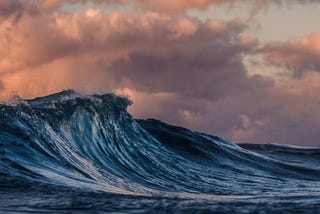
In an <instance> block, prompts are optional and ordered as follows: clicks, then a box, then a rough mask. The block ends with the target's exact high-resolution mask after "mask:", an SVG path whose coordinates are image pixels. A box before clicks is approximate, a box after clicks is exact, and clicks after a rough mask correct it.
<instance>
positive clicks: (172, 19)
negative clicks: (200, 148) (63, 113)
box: [0, 0, 320, 145]
mask: <svg viewBox="0 0 320 214" xmlns="http://www.w3.org/2000/svg"><path fill="white" fill-rule="evenodd" d="M86 2H89V1H86V0H82V1H80V0H72V1H63V0H54V1H48V0H42V1H34V3H32V2H30V1H29V2H27V1H18V0H13V1H2V2H1V3H0V38H1V39H0V80H1V81H0V96H1V97H2V99H5V98H6V97H8V96H9V95H10V94H12V93H13V92H17V93H19V94H20V95H21V96H23V97H34V96H39V95H44V94H48V93H52V92H55V91H59V90H62V89H65V88H74V89H76V90H79V91H82V92H86V93H94V92H109V91H115V92H117V93H122V94H127V95H129V96H130V97H131V98H132V99H133V100H134V103H135V104H134V105H133V106H132V107H131V109H130V111H131V112H132V113H133V114H134V116H136V117H156V118H159V119H162V120H165V121H167V122H171V123H174V124H179V125H183V126H187V127H190V128H193V129H197V130H201V131H206V132H209V133H212V134H216V135H221V136H224V137H226V138H229V139H231V140H234V141H242V142H255V143H258V142H261V143H269V142H270V143H271V142H273V143H287V144H297V145H319V143H318V142H317V140H316V139H317V131H318V130H317V127H319V125H320V124H319V121H320V114H318V113H317V109H318V108H319V105H320V100H319V99H318V97H317V94H316V93H315V92H316V91H318V90H319V89H320V88H319V86H318V84H317V82H318V80H320V77H319V74H318V73H319V71H320V69H319V62H318V60H317V59H318V58H319V50H320V49H319V39H320V37H319V33H315V34H312V35H309V36H305V37H304V38H301V39H298V40H293V41H287V42H276V41H274V42H269V43H268V44H266V45H264V46H263V45H262V44H260V43H259V41H258V39H256V38H252V37H248V36H243V35H244V33H245V32H246V31H247V30H248V29H249V28H250V25H249V24H248V23H246V22H245V21H243V20H241V19H235V20H231V21H224V20H214V19H208V20H205V21H203V20H200V19H197V18H192V17H189V16H188V15H187V14H185V13H184V12H185V11H186V10H188V9H190V8H197V9H205V8H207V7H208V6H209V5H214V4H225V3H227V4H232V3H235V2H249V4H250V3H254V5H255V6H256V7H258V6H259V7H266V6H268V5H269V4H270V3H272V4H283V3H285V2H289V1H280V0H271V1H263V0H262V1H261V0H260V1H250V0H238V1H227V0H203V1H195V0H188V1H183V2H182V1H181V2H178V1H177V2H175V1H170V2H169V1H157V0H152V1H138V0H137V1H134V2H133V1H126V0H121V1H120V0H114V1H111V0H110V1H102V0H96V1H90V2H94V4H97V5H100V4H126V5H131V7H133V8H136V9H137V11H134V12H130V13H124V12H116V11H111V12H110V11H107V12H106V11H104V10H102V9H99V8H98V7H97V6H94V7H92V8H86V9H85V10H84V11H83V10H76V9H75V10H74V12H66V11H65V10H64V9H63V6H65V5H68V4H69V5H70V4H75V3H81V4H82V3H83V4H84V3H86ZM290 2H291V1H290ZM296 2H300V1H296ZM307 2H313V1H307ZM261 46H262V48H261ZM256 54H257V55H258V54H261V55H262V56H263V58H264V61H265V62H267V63H269V64H270V65H272V66H275V67H284V68H286V69H287V70H288V71H289V75H287V77H286V79H285V80H282V79H280V78H278V76H270V75H268V76H267V75H262V74H251V73H250V72H249V71H248V68H247V67H246V65H245V63H244V61H243V57H244V56H246V55H256Z"/></svg>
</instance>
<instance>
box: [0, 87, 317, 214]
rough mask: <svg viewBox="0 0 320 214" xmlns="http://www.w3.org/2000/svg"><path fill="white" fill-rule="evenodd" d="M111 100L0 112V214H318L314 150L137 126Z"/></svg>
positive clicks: (69, 100) (47, 103) (25, 104)
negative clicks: (209, 213)
mask: <svg viewBox="0 0 320 214" xmlns="http://www.w3.org/2000/svg"><path fill="white" fill-rule="evenodd" d="M129 104H130V101H129V100H127V99H126V98H123V97H118V96H115V95H113V94H106V95H90V96H88V95H81V94H78V93H76V92H74V91H71V90H69V91H63V92H61V93H58V94H53V95H50V96H48V97H42V98H37V99H33V100H20V101H18V102H16V103H12V104H1V105H0V212H9V213H10V212H13V213H19V212H23V213H25V212H29V213H36V212H38V213H57V212H61V213H80V212H83V213H103V212H115V213H128V212H129V213H155V212H159V213H161V212H163V213H206V212H216V213H235V212H236V213H320V148H302V147H293V146H281V145H270V144H268V145H267V144H266V145H253V144H239V145H236V144H233V143H231V142H228V141H226V140H224V139H222V138H219V137H215V136H211V135H207V134H203V133H199V132H195V131H190V130H188V129H184V128H181V127H176V126H171V125H168V124H165V123H163V122H161V121H158V120H152V119H149V120H135V119H133V118H132V117H131V116H130V114H129V113H128V112H127V111H126V108H127V106H128V105H129Z"/></svg>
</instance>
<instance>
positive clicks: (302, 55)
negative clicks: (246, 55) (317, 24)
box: [261, 33, 320, 77]
mask: <svg viewBox="0 0 320 214" xmlns="http://www.w3.org/2000/svg"><path fill="white" fill-rule="evenodd" d="M261 51H262V53H263V56H264V58H265V60H266V61H268V62H270V63H271V64H273V65H276V66H284V67H286V68H287V69H288V70H289V71H292V72H293V73H294V75H296V76H297V77H299V76H301V75H303V74H305V73H306V72H312V71H314V72H320V62H319V58H320V33H314V34H311V35H308V36H305V37H303V38H301V39H298V40H293V41H288V42H270V43H268V44H267V45H266V46H265V47H264V48H263V49H262V50H261Z"/></svg>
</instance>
